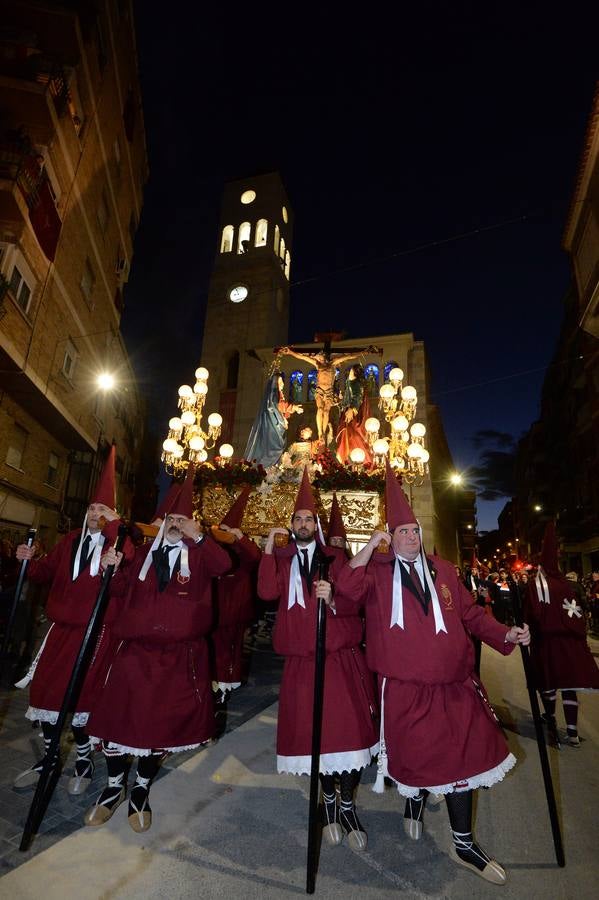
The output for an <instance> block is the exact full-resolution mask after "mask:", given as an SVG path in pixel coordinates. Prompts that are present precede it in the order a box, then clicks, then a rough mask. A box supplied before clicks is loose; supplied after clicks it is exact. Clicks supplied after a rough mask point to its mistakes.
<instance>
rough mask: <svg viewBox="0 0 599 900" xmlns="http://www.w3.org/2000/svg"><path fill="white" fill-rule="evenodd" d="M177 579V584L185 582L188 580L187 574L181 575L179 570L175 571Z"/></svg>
mask: <svg viewBox="0 0 599 900" xmlns="http://www.w3.org/2000/svg"><path fill="white" fill-rule="evenodd" d="M177 581H178V582H179V584H187V582H188V581H189V575H181V572H177Z"/></svg>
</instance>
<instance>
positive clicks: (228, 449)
mask: <svg viewBox="0 0 599 900" xmlns="http://www.w3.org/2000/svg"><path fill="white" fill-rule="evenodd" d="M218 455H219V456H222V457H223V459H231V457H232V456H233V447H232V446H231V444H221V445H220V447H219V448H218Z"/></svg>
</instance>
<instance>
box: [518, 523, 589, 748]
mask: <svg viewBox="0 0 599 900" xmlns="http://www.w3.org/2000/svg"><path fill="white" fill-rule="evenodd" d="M527 587H528V591H527V594H526V595H525V610H526V616H527V619H528V621H529V622H530V627H531V631H532V636H533V643H532V647H531V660H532V664H533V670H534V673H535V683H536V687H537V689H538V690H539V691H540V693H541V698H542V700H543V705H544V707H545V715H544V719H545V721H546V723H547V725H548V726H549V730H550V733H552V734H553V735H554V736H555V737H557V724H556V721H555V707H556V701H557V692H558V691H561V694H562V704H563V707H564V718H565V720H566V731H567V736H568V744H569V745H570V746H571V747H580V738H579V736H578V697H577V692H578V691H585V692H586V691H599V669H598V668H597V665H596V663H595V660H594V659H593V656H592V654H591V651H590V650H589V646H588V644H587V640H586V624H585V615H584V610H583V608H582V607H581V606H580V604H579V603H578V602H577V594H576V588H575V586H574V584H573V583H572V582H571V581H569V580H568V579H567V578H565V577H564V575H562V573H561V572H560V569H559V564H558V550H557V535H556V532H555V523H554V522H548V523H547V527H546V529H545V535H544V538H543V549H542V551H541V559H540V563H539V570H538V572H537V575H536V577H535V578H534V579H531V580H530V581H529V582H528V585H527Z"/></svg>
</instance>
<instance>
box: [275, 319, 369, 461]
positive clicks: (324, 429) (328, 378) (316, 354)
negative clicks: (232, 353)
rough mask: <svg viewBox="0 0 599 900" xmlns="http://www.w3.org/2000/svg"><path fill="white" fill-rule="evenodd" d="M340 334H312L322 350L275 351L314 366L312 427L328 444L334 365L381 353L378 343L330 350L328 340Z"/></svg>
mask: <svg viewBox="0 0 599 900" xmlns="http://www.w3.org/2000/svg"><path fill="white" fill-rule="evenodd" d="M340 337H341V335H340V334H335V333H327V334H317V335H315V337H314V339H315V341H323V343H324V347H323V349H322V350H301V351H300V350H295V349H294V348H293V347H278V348H276V350H275V352H278V353H281V354H283V355H287V356H295V357H296V359H303V360H304V361H305V362H309V363H311V364H312V365H313V366H314V367H315V369H316V390H315V392H314V399H315V401H316V427H317V429H318V440H319V442H320V443H323V444H328V443H329V441H330V438H331V432H330V430H329V416H330V413H331V409H332V407H333V406H335V404H336V403H337V398H336V397H335V391H334V386H335V368H336V367H337V366H338V365H340V364H341V363H343V362H347V361H348V360H349V359H355V358H356V357H357V356H360V355H361V354H362V353H381V352H382V351H381V350H380V349H379V348H378V347H344V348H343V350H344V352H343V353H341V352H339V353H335V352H333V351H332V350H331V341H333V340H339V338H340Z"/></svg>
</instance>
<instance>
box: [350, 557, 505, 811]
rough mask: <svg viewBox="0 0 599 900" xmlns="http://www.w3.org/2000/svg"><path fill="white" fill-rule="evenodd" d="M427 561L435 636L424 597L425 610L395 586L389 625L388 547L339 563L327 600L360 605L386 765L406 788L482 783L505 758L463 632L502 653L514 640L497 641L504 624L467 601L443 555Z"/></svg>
mask: <svg viewBox="0 0 599 900" xmlns="http://www.w3.org/2000/svg"><path fill="white" fill-rule="evenodd" d="M431 562H432V564H433V566H434V569H435V570H436V577H435V587H436V591H437V594H438V597H439V603H440V607H441V611H442V614H443V619H444V622H445V627H446V629H447V633H445V632H442V631H441V632H439V634H435V623H434V616H433V612H432V608H431V606H432V605H431V604H429V610H428V615H426V614H425V612H424V610H423V608H422V606H421V605H420V603H419V602H418V600H417V599H416V597H415V596H414V595H413V593H411V592H410V590H409V589H408V587H406V585H405V584H404V585H403V586H402V591H403V610H404V628H403V629H402V628H400V627H399V625H394V626H393V628H390V627H389V624H390V621H391V612H392V592H393V570H394V563H395V556H394V555H393V554H391V553H384V554H383V553H377V552H376V551H375V553H373V555H372V558H371V560H370V563H369V564H368V566H361V567H358V568H355V569H352V568H350V567H349V566H346V567H345V568H344V569H343V570H342V571H341V572H340V573H339V577H338V580H337V595H336V603H337V607H338V608H341V607H342V606H344V607H349V608H354V609H355V608H356V607H359V606H360V605H362V604H363V606H364V608H365V613H366V659H367V662H368V665H369V666H370V668H371V669H372V670H373V671H374V672H377V673H378V674H379V677H380V682H381V684H383V683H384V696H383V702H382V706H383V709H382V711H381V716H382V717H383V722H384V740H385V744H386V753H387V758H388V759H387V765H388V771H389V774H390V775H391V777H392V778H393V779H394V780H395V781H396V782H397V783H398V786H399V789H400V791H401V792H402V793H405V794H406V795H408V796H409V795H411V794H414V793H415V790H414V789H417V788H421V787H427V788H429V787H430V788H439V791H438V792H439V793H442V792H450V791H452V790H453V789H454V786H455V785H459V786H460V787H463V786H466V785H465V784H464V782H465V781H466V780H470V784H468V785H467V786H469V787H475V786H477V784H492V783H494V781H498V780H500V779H501V778H503V775H504V774H505V771H507V770H508V769H509V768H511V766H512V765H513V764H514V762H515V760H514V759H513V757H511V756H510V754H509V750H508V747H507V745H506V742H505V740H504V737H503V734H502V733H501V730H500V728H499V726H498V724H497V721H496V719H495V716H494V713H493V711H492V710H491V707H490V706H489V703H488V701H487V699H486V695H485V693H484V689H483V687H482V685H481V683H480V680H479V679H478V677H477V676H476V674H475V673H474V649H473V645H472V641H471V639H470V634H469V633H468V632H470V633H471V634H472V635H474V636H475V637H477V638H479V639H480V640H482V641H485V643H487V644H489V645H490V646H491V647H494V648H495V649H496V650H498V651H499V652H501V653H504V654H508V653H510V652H511V651H512V650H513V648H514V645H513V644H511V643H510V644H506V643H505V635H506V633H507V631H508V629H507V628H506V627H505V626H503V625H500V624H499V623H498V622H496V621H495V620H494V619H492V618H490V617H489V616H486V615H485V612H484V610H483V609H482V608H481V607H479V606H476V605H475V604H474V603H473V600H472V597H471V595H470V594H469V592H468V591H467V590H466V588H465V587H464V585H463V584H462V583H461V581H459V580H458V578H457V576H456V572H455V568H454V566H453V565H452V564H451V563H449V562H446V561H445V560H442V559H439V558H437V557H432V558H431ZM383 679H385V681H384V682H383ZM494 770H495V771H494ZM478 776H484V777H481V778H480V780H478V781H477V777H478ZM460 783H462V784H460Z"/></svg>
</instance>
